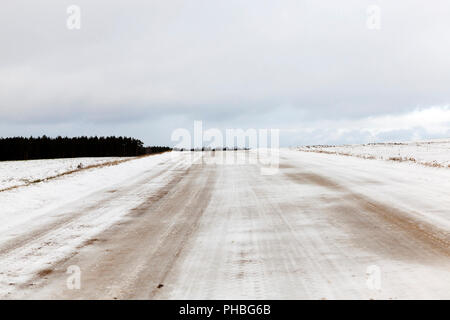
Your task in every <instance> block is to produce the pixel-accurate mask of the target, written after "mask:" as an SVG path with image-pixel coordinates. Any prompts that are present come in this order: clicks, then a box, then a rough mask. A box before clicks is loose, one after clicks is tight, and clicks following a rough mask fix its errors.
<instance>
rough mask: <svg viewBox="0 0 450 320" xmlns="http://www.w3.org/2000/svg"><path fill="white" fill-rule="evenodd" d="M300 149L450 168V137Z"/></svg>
mask: <svg viewBox="0 0 450 320" xmlns="http://www.w3.org/2000/svg"><path fill="white" fill-rule="evenodd" d="M299 150H300V151H306V152H317V153H329V154H339V155H344V156H354V157H359V158H364V159H381V160H391V161H400V162H413V163H418V164H421V165H425V166H428V167H444V168H450V139H436V140H428V141H415V142H403V143H399V142H391V143H370V144H361V145H342V146H304V147H300V148H299Z"/></svg>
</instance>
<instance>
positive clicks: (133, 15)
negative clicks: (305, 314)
mask: <svg viewBox="0 0 450 320" xmlns="http://www.w3.org/2000/svg"><path fill="white" fill-rule="evenodd" d="M70 4H77V5H78V6H80V8H81V13H82V27H81V30H76V31H69V30H67V28H66V18H67V14H66V8H67V6H68V5H70ZM369 4H376V5H379V6H380V8H381V13H382V16H381V30H377V31H375V30H369V29H368V28H367V27H366V19H367V14H366V9H367V6H368V5H369ZM449 14H450V4H449V3H448V1H446V0H436V1H433V2H432V3H430V2H427V1H425V0H410V1H406V0H405V1H395V2H394V1H386V0H384V1H381V0H379V1H360V0H348V1H344V2H339V3H337V2H336V1H331V0H322V1H312V0H307V1H299V0H281V1H269V0H264V1H261V0H258V1H256V0H253V1H238V0H227V1H224V0H219V1H206V0H203V1H199V0H193V1H181V0H171V1H146V2H143V1H137V0H131V1H130V0H128V1H125V0H120V1H114V2H111V1H106V0H101V1H100V0H99V1H88V0H80V1H75V2H72V1H70V2H69V1H59V0H53V1H50V0H43V1H39V2H36V1H31V0H28V1H23V0H22V1H20V0H19V1H14V2H13V1H10V2H8V3H5V4H2V10H1V11H0V21H1V26H2V27H1V28H0V40H1V42H2V50H1V51H0V126H1V128H0V134H1V135H14V134H19V133H21V132H26V133H27V134H41V133H47V134H49V133H50V134H51V133H54V134H69V135H77V134H97V133H99V134H122V133H123V134H130V135H138V136H139V137H142V138H143V139H145V141H146V142H147V143H169V142H170V132H171V130H173V129H175V128H176V127H179V126H185V127H189V126H191V125H192V121H193V120H195V119H199V120H204V121H205V123H206V124H210V126H214V127H222V128H225V127H244V128H245V127H247V128H248V127H254V128H258V127H278V128H280V129H286V130H291V129H292V128H297V129H301V128H304V127H308V128H310V127H311V125H312V124H315V125H317V127H315V128H311V130H314V132H316V134H315V135H311V136H308V135H305V134H304V133H303V134H302V136H301V137H300V136H296V133H295V131H286V132H290V135H291V136H287V135H286V136H285V137H284V138H283V139H284V140H283V141H284V144H290V143H301V142H303V141H304V140H305V139H307V138H309V139H311V141H312V140H314V143H316V142H322V143H327V142H329V141H343V142H345V141H347V140H346V139H345V138H344V135H341V136H340V137H338V138H337V140H336V136H335V135H334V134H333V130H328V129H326V128H323V127H321V125H320V123H322V122H324V121H326V122H327V123H331V122H333V121H335V124H334V125H333V126H335V127H336V126H337V125H338V123H341V122H342V121H343V122H345V121H362V119H366V118H367V117H370V116H373V117H381V116H383V115H397V114H406V113H408V112H414V110H416V109H417V108H422V109H426V108H429V107H432V106H436V105H441V106H442V105H448V104H449V103H450V91H449V90H448V83H450V59H448V57H449V56H450V43H449V41H448V34H449V33H450V20H449V19H448V17H449ZM336 121H338V122H336ZM339 121H341V122H339ZM444 125H445V124H444ZM447 125H448V123H447ZM417 128H421V125H420V124H418V127H417ZM398 130H400V131H395V129H393V130H392V134H391V135H389V133H386V132H387V131H384V132H383V134H381V133H380V134H376V135H375V137H378V138H380V139H390V138H395V137H400V136H402V137H404V136H405V134H403V133H402V134H400V133H399V132H410V131H408V130H411V129H398ZM401 130H406V131H401ZM414 130H416V129H414ZM417 130H419V131H420V130H422V131H421V132H422V134H421V135H427V134H428V133H429V135H430V136H434V133H431V132H430V131H429V130H427V129H423V128H422V129H417ZM417 130H416V131H417ZM416 131H415V132H416ZM441 134H444V133H441ZM349 136H351V137H352V141H354V142H358V141H361V142H362V141H365V140H367V139H369V137H370V138H373V137H374V135H373V134H369V135H368V134H367V131H365V130H364V128H362V129H358V130H357V134H356V133H355V132H353V133H352V134H351V135H348V134H347V137H349ZM406 136H408V134H406ZM412 136H414V134H412ZM316 140H317V141H316ZM319 140H320V141H319Z"/></svg>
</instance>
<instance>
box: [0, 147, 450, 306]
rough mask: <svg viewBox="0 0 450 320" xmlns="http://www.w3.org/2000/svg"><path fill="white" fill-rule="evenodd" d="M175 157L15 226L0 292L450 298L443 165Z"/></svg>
mask: <svg viewBox="0 0 450 320" xmlns="http://www.w3.org/2000/svg"><path fill="white" fill-rule="evenodd" d="M229 153H233V154H235V156H237V157H241V158H245V157H247V156H248V157H249V158H248V159H251V158H252V157H254V153H253V152H251V151H238V152H229ZM180 154H181V155H177V156H176V157H173V158H171V160H167V161H163V162H161V163H159V164H158V165H157V166H156V167H154V168H152V169H151V170H147V169H146V168H145V167H143V168H142V172H141V173H140V174H139V175H136V176H133V177H130V179H129V180H128V183H126V184H123V185H114V186H108V185H106V186H105V187H104V188H102V189H101V190H95V192H94V191H93V192H92V194H88V195H85V196H83V197H82V198H80V199H79V201H76V202H75V203H70V204H67V205H65V206H63V207H60V208H55V209H51V210H50V209H49V214H48V216H51V217H52V218H51V219H50V220H48V221H47V220H46V221H45V223H44V222H42V223H39V222H35V224H33V226H34V227H32V228H28V229H27V231H26V232H21V231H20V229H19V227H17V230H13V231H14V232H13V233H12V236H11V238H10V239H9V240H8V241H3V242H2V243H0V255H1V256H2V263H0V279H1V286H0V289H1V290H0V293H1V297H2V298H10V299H15V298H25V299H36V298H43V299H346V298H350V299H400V298H406V299H409V298H418V299H429V298H445V299H449V298H450V236H449V230H450V229H449V221H450V211H449V208H450V206H449V205H450V194H449V192H448V189H446V188H445V186H446V183H447V184H448V181H449V180H450V179H449V173H448V171H447V170H446V169H436V168H422V167H420V166H406V165H404V164H396V163H392V162H386V161H378V160H365V159H358V158H351V157H343V156H336V155H326V154H313V153H304V152H298V151H293V150H284V151H282V152H281V153H280V155H279V169H278V172H276V173H275V174H271V175H265V174H262V172H261V167H263V165H261V164H260V163H258V162H257V163H255V162H254V161H253V162H252V161H244V162H243V163H242V161H237V162H238V163H234V164H222V163H220V161H216V160H217V159H219V158H222V157H223V155H224V153H223V152H205V153H203V154H202V153H199V152H198V153H195V156H196V157H197V158H196V160H195V161H188V160H189V159H190V157H191V156H192V154H191V153H188V152H185V153H180ZM188 158H189V159H188ZM248 159H247V160H248ZM182 160H183V161H182ZM155 181H156V182H157V183H156V182H155ZM48 183H51V182H48ZM134 197H139V201H138V203H137V204H136V201H135V200H133V199H134ZM24 201H26V200H24ZM127 204H129V206H131V207H130V208H128V209H126V210H125V209H123V208H126V207H127ZM115 208H122V209H121V210H123V211H124V212H122V213H121V215H120V217H119V218H114V219H112V221H111V224H110V225H108V227H107V228H105V229H103V230H101V231H100V232H98V233H94V234H92V235H90V236H89V239H87V240H84V241H83V243H82V244H80V245H77V246H76V247H72V246H71V243H72V242H71V239H76V238H77V237H78V236H79V234H83V230H84V229H83V227H86V230H88V229H89V225H90V224H95V223H96V222H95V221H96V219H104V218H105V215H106V216H107V215H108V214H111V215H113V211H114V210H116V209H115ZM114 217H115V216H114ZM102 221H103V220H102ZM84 234H85V233H84ZM45 248H49V249H48V250H47V251H45ZM56 253H60V254H59V255H58V254H56ZM52 254H53V255H54V258H53V259H49V260H48V261H47V260H45V258H46V257H47V256H50V255H52ZM18 261H19V262H20V263H17V262H18ZM43 261H47V262H45V264H43V263H44V262H43ZM70 266H76V268H79V270H80V271H81V274H80V288H79V289H77V288H73V287H72V288H69V287H68V286H67V279H68V278H69V277H71V276H72V275H73V274H68V273H67V270H68V268H69V267H70ZM27 268H28V269H27ZM33 268H34V269H33ZM25 269H27V270H28V271H27V272H29V274H30V276H29V277H22V278H21V277H20V276H19V275H20V273H21V272H25ZM30 270H35V271H30Z"/></svg>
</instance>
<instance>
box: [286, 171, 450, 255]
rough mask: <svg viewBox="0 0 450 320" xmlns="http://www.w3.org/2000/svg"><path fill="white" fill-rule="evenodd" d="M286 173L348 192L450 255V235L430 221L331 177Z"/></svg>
mask: <svg viewBox="0 0 450 320" xmlns="http://www.w3.org/2000/svg"><path fill="white" fill-rule="evenodd" d="M286 175H287V176H288V177H289V178H290V179H292V180H294V181H297V182H302V181H305V180H306V181H309V182H312V183H314V184H316V185H319V186H322V187H325V188H329V189H333V190H335V191H340V192H343V193H346V194H347V195H346V198H347V199H348V200H352V201H356V202H357V203H358V205H359V206H360V207H362V208H363V209H364V210H367V211H369V212H371V213H374V214H376V215H377V216H379V217H380V218H382V219H384V220H385V221H387V222H389V223H391V224H394V225H396V226H397V227H399V228H401V229H402V230H403V231H405V232H407V233H409V234H411V235H412V236H414V237H415V238H417V239H420V240H421V241H422V242H425V243H427V244H429V245H431V246H432V247H433V248H435V249H438V250H439V251H441V252H442V253H444V254H445V255H447V256H450V235H449V234H448V233H447V232H445V231H444V230H440V229H438V228H436V227H435V226H433V225H431V224H429V223H426V222H424V221H420V222H419V221H417V220H416V219H414V217H413V216H412V215H411V214H410V213H408V212H406V211H403V210H400V209H397V208H392V207H389V206H387V205H385V204H382V203H379V202H377V201H375V200H372V199H370V198H368V197H366V196H363V195H361V194H358V193H355V192H353V191H351V190H350V189H348V188H345V187H344V186H341V185H339V184H338V183H336V182H334V181H332V180H330V179H329V178H327V177H324V176H321V175H318V174H315V173H310V172H308V173H297V174H294V173H287V174H286Z"/></svg>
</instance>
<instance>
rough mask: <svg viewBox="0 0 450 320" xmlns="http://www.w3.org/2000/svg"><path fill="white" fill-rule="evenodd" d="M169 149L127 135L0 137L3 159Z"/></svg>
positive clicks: (116, 154)
mask: <svg viewBox="0 0 450 320" xmlns="http://www.w3.org/2000/svg"><path fill="white" fill-rule="evenodd" d="M168 150H170V148H169V147H159V146H158V147H144V144H143V142H142V141H140V140H138V139H134V138H128V137H76V138H68V137H64V138H63V137H57V138H49V137H47V136H42V137H36V138H34V137H30V138H24V137H14V138H0V161H5V160H31V159H56V158H78V157H131V156H140V155H145V154H151V153H159V152H164V151H168Z"/></svg>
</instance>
